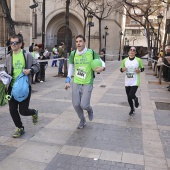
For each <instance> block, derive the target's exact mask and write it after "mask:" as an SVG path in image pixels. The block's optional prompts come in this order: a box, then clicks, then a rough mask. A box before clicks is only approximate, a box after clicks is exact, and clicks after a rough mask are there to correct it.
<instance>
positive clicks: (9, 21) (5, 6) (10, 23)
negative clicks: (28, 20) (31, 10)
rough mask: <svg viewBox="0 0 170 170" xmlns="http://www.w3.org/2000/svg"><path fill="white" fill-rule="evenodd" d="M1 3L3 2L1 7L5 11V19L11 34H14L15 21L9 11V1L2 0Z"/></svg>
mask: <svg viewBox="0 0 170 170" xmlns="http://www.w3.org/2000/svg"><path fill="white" fill-rule="evenodd" d="M0 4H1V7H2V11H3V13H4V18H5V21H6V23H7V26H8V32H9V35H13V34H15V23H14V21H13V20H12V18H11V13H10V11H9V7H8V4H7V1H6V0H1V1H0Z"/></svg>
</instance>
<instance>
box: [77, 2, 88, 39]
mask: <svg viewBox="0 0 170 170" xmlns="http://www.w3.org/2000/svg"><path fill="white" fill-rule="evenodd" d="M77 1H78V4H79V5H80V7H81V9H82V10H83V16H84V28H83V29H84V30H83V34H84V37H85V36H86V25H87V15H88V10H87V8H88V6H89V4H90V0H77Z"/></svg>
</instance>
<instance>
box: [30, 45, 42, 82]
mask: <svg viewBox="0 0 170 170" xmlns="http://www.w3.org/2000/svg"><path fill="white" fill-rule="evenodd" d="M32 56H33V57H34V58H35V60H36V61H37V60H38V59H39V58H40V54H39V47H38V46H35V47H34V48H33V52H32ZM31 74H32V84H36V83H39V82H40V80H39V77H40V75H39V74H40V72H39V71H38V72H37V73H36V74H35V73H31ZM34 75H35V81H34Z"/></svg>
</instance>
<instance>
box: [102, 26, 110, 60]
mask: <svg viewBox="0 0 170 170" xmlns="http://www.w3.org/2000/svg"><path fill="white" fill-rule="evenodd" d="M104 30H105V35H104V36H103V38H104V39H105V43H104V59H103V60H104V62H105V57H106V37H107V35H109V34H108V27H107V26H105V27H104Z"/></svg>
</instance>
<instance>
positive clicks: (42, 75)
mask: <svg viewBox="0 0 170 170" xmlns="http://www.w3.org/2000/svg"><path fill="white" fill-rule="evenodd" d="M40 80H42V81H45V64H43V63H40Z"/></svg>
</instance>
